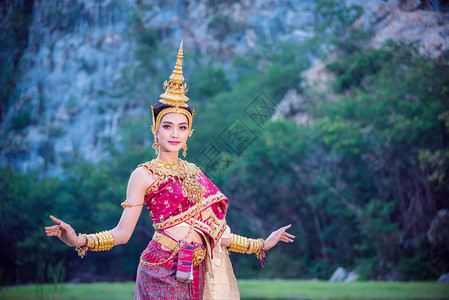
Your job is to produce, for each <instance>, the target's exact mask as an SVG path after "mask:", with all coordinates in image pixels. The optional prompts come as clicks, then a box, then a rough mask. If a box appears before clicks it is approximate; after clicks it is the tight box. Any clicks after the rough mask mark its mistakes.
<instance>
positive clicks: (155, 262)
mask: <svg viewBox="0 0 449 300" xmlns="http://www.w3.org/2000/svg"><path fill="white" fill-rule="evenodd" d="M182 58H183V52H182V42H181V46H180V48H179V52H178V59H177V62H176V66H175V69H174V71H173V74H172V75H171V76H170V81H169V82H167V81H165V82H164V89H165V92H164V93H163V94H162V95H161V96H160V97H161V99H160V100H159V101H158V102H156V104H155V105H154V106H152V107H151V109H152V113H153V125H152V127H151V128H152V132H153V134H154V140H155V142H154V144H153V147H154V148H155V149H156V155H157V158H156V159H154V160H152V161H149V162H147V163H144V164H142V165H139V166H138V167H137V168H136V169H135V170H134V171H133V172H132V174H131V176H130V179H129V182H128V188H127V192H126V200H125V201H124V202H123V203H122V207H123V209H124V211H123V214H122V217H121V219H120V221H119V223H118V225H117V226H116V227H115V228H114V229H112V230H110V231H103V232H100V233H96V234H89V235H86V234H79V235H78V236H77V235H76V233H75V231H74V230H73V229H72V227H71V226H70V225H69V224H67V223H65V222H63V221H62V220H59V219H57V218H55V217H54V216H50V218H51V219H52V220H53V221H54V222H55V223H56V224H57V225H54V226H49V227H45V231H46V234H47V236H57V237H59V238H60V239H61V240H62V241H63V242H64V243H66V244H67V245H69V246H75V247H76V249H77V251H78V254H79V255H80V256H81V257H83V256H84V255H85V253H86V251H87V250H92V251H103V250H109V249H110V248H112V247H113V246H115V245H120V244H126V243H127V242H128V240H129V239H130V237H131V235H132V233H133V231H134V228H135V226H136V223H137V220H138V219H139V216H140V213H141V212H142V208H143V205H146V206H147V208H148V210H149V211H150V217H151V219H152V221H153V223H154V225H153V226H154V228H155V230H156V231H155V234H154V236H153V239H152V240H151V241H150V243H149V244H148V246H147V248H146V249H145V250H144V252H143V253H142V256H141V258H140V263H139V267H138V270H137V280H136V292H135V299H165V298H167V299H218V298H219V299H236V298H239V293H238V289H237V284H236V281H235V277H234V274H233V271H232V266H231V264H230V261H229V257H228V251H234V252H240V253H248V254H251V253H255V254H256V255H257V257H258V258H260V259H261V260H263V257H264V251H266V250H268V249H270V248H272V247H273V246H275V245H276V244H277V243H278V242H279V241H283V242H287V243H288V242H293V238H294V236H293V235H291V234H289V233H287V232H286V229H288V228H290V225H288V226H285V227H282V228H280V229H278V230H276V231H274V232H273V233H272V234H271V235H270V236H269V237H268V238H267V239H266V240H263V239H258V240H254V239H247V238H245V237H241V236H238V235H235V234H231V233H230V228H229V227H228V226H227V225H226V220H225V216H226V210H227V206H228V199H227V198H226V197H225V196H224V195H223V194H222V193H221V192H220V191H219V190H218V188H217V187H216V186H215V185H214V184H213V183H212V182H211V181H210V180H209V179H208V178H207V177H206V176H205V175H204V174H203V173H202V172H201V171H200V169H199V168H198V167H197V166H195V165H194V164H191V163H188V162H186V161H184V160H181V159H179V158H178V152H179V150H181V149H183V155H184V156H185V152H186V150H187V139H188V137H190V136H191V135H192V132H193V130H192V117H193V110H192V109H191V108H190V107H189V106H188V105H187V104H186V102H187V101H188V100H189V98H187V97H186V95H185V93H186V92H187V86H186V84H185V83H183V82H184V77H183V75H182Z"/></svg>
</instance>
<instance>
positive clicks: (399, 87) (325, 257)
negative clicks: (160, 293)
mask: <svg viewBox="0 0 449 300" xmlns="http://www.w3.org/2000/svg"><path fill="white" fill-rule="evenodd" d="M446 3H447V2H445V1H437V0H421V1H418V0H403V1H379V0H360V1H357V0H353V1H349V0H348V1H332V0H316V1H310V0H309V1H307V0H304V1H270V0H257V1H226V2H222V1H216V0H194V1H169V2H166V1H143V0H137V1H131V0H126V1H124V0H120V1H119V0H95V1H94V0H90V1H87V0H85V1H82V0H53V1H51V0H45V1H37V0H35V1H26V0H21V1H20V0H16V1H12V0H7V1H2V2H1V4H0V45H1V46H0V59H1V60H0V70H1V71H0V98H1V102H0V165H1V169H0V199H1V200H0V201H1V202H0V257H1V258H2V259H1V261H0V280H1V285H10V284H18V283H29V282H37V283H44V282H57V281H58V282H59V281H68V282H93V281H125V280H126V281H128V280H135V273H136V269H137V264H138V261H139V256H140V253H141V251H142V250H143V249H144V248H145V247H146V245H147V243H148V242H149V240H150V239H151V236H152V233H153V228H152V224H151V222H150V218H149V216H148V212H147V211H146V210H144V211H143V213H142V216H141V217H140V220H139V223H138V225H137V227H136V230H135V232H134V234H133V236H132V238H131V240H130V242H129V243H128V244H127V245H125V246H119V247H115V248H113V249H112V250H111V251H109V252H107V253H89V254H88V255H87V257H85V258H84V259H83V260H81V259H80V258H79V257H78V256H77V254H76V252H75V251H74V249H73V248H69V247H66V246H65V245H63V244H62V243H61V242H60V241H59V240H57V239H56V238H47V237H46V236H45V233H44V229H43V227H44V226H48V225H50V224H51V221H50V219H49V215H50V214H53V215H55V216H57V217H58V218H61V219H63V220H64V221H66V222H68V223H69V224H71V225H72V226H73V227H74V228H75V230H76V231H77V232H85V233H92V232H97V231H100V230H106V229H111V228H113V227H114V226H115V225H116V224H117V222H118V220H119V218H120V215H121V212H122V208H121V206H120V203H121V202H122V201H124V200H125V192H126V185H127V180H128V178H129V175H130V174H131V172H132V171H133V170H134V168H135V167H136V166H137V165H138V164H140V163H143V162H145V161H148V160H151V159H152V158H154V151H153V149H152V148H151V145H152V143H153V137H152V134H151V131H150V125H151V114H150V105H152V104H153V103H154V102H155V101H157V100H158V99H159V95H160V94H162V92H163V89H162V84H163V82H164V81H165V80H167V79H168V77H169V76H170V75H171V72H172V70H173V67H174V65H175V62H176V54H177V51H178V47H179V44H180V41H181V40H182V39H183V40H184V64H183V69H184V77H185V78H186V82H187V86H188V88H189V91H188V93H187V96H188V97H189V98H190V101H189V105H190V106H191V107H194V109H195V116H194V123H193V128H194V129H195V132H194V134H193V136H192V137H191V138H190V139H189V141H188V146H189V149H188V151H187V157H186V159H187V160H188V161H191V162H195V163H196V164H198V165H199V166H200V167H201V169H202V170H203V172H204V173H205V174H206V175H207V176H209V177H210V178H211V179H212V180H213V181H214V183H215V184H216V185H217V186H218V187H219V188H220V189H221V190H222V191H223V192H224V193H225V194H226V195H227V196H228V197H229V199H230V207H229V211H228V215H227V220H228V223H229V225H230V226H231V228H232V230H233V231H234V232H236V233H239V234H241V235H246V236H250V237H260V236H261V237H267V235H268V234H269V233H270V232H271V231H272V230H274V229H276V228H278V227H279V226H282V225H286V224H290V223H291V224H292V229H291V232H292V233H293V234H295V235H296V241H295V243H293V244H283V245H279V246H278V247H276V248H275V249H273V250H270V252H269V253H268V258H267V263H266V266H265V268H263V269H262V268H261V267H260V264H259V263H258V261H257V259H256V258H255V257H253V256H244V255H240V256H239V255H232V257H231V259H232V260H233V263H234V271H235V273H236V276H237V278H297V279H315V278H316V279H329V278H330V277H331V275H332V274H333V273H334V271H335V270H336V269H337V268H338V267H341V268H340V271H341V272H343V273H342V274H343V275H342V276H343V279H345V278H346V279H347V280H355V279H357V280H407V281H408V280H433V281H434V280H438V279H439V278H444V275H443V274H448V272H449V148H448V143H449V68H448V63H449V14H448V12H449V5H448V4H446ZM442 275H443V277H442ZM446 276H447V277H449V275H446ZM447 277H446V278H447ZM441 280H443V279H441ZM446 280H448V279H446Z"/></svg>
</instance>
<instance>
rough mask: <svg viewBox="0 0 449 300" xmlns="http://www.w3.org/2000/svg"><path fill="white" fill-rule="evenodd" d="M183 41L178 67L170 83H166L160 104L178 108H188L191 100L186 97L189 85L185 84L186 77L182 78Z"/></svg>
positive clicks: (177, 61) (177, 62)
mask: <svg viewBox="0 0 449 300" xmlns="http://www.w3.org/2000/svg"><path fill="white" fill-rule="evenodd" d="M182 58H183V55H182V41H181V46H179V51H178V59H177V60H176V66H175V69H174V70H173V74H171V76H170V81H169V82H167V80H166V81H165V82H164V90H165V93H163V94H162V95H161V96H160V97H161V99H160V100H159V102H161V103H164V104H168V105H171V106H176V107H188V105H187V104H186V102H187V101H189V98H188V97H187V96H186V95H185V94H186V93H187V90H188V89H187V83H183V82H184V76H182Z"/></svg>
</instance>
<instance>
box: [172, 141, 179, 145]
mask: <svg viewBox="0 0 449 300" xmlns="http://www.w3.org/2000/svg"><path fill="white" fill-rule="evenodd" d="M169 143H170V144H172V145H178V144H180V143H181V142H175V141H169Z"/></svg>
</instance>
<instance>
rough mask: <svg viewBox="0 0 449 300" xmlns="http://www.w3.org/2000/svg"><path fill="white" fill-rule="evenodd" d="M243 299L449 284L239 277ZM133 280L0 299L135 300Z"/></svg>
mask: <svg viewBox="0 0 449 300" xmlns="http://www.w3.org/2000/svg"><path fill="white" fill-rule="evenodd" d="M239 288H240V293H241V297H242V299H308V300H313V299H332V300H336V299H351V300H352V299H449V284H442V283H435V282H351V283H330V282H327V281H303V280H239ZM133 296H134V283H131V282H127V283H93V284H59V285H56V286H55V285H27V286H16V287H8V288H3V289H2V290H0V299H2V300H3V299H4V300H9V299H15V300H16V299H17V300H21V299H23V300H25V299H26V300H33V299H54V300H59V299H70V300H78V299H79V300H81V299H82V300H106V299H108V300H109V299H110V300H113V299H133Z"/></svg>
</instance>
